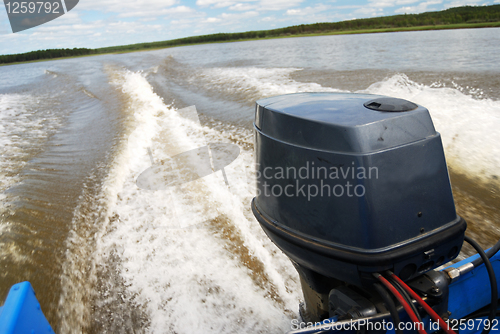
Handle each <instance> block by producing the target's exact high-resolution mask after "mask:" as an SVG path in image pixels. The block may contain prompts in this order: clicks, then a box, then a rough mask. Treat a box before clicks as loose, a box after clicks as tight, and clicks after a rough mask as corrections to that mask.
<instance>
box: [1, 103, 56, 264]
mask: <svg viewBox="0 0 500 334" xmlns="http://www.w3.org/2000/svg"><path fill="white" fill-rule="evenodd" d="M61 124H62V121H61V118H60V117H58V116H57V115H56V114H55V113H54V112H53V111H52V110H50V109H48V108H44V107H43V105H42V103H41V102H40V101H39V98H36V97H33V96H31V95H28V94H0V215H1V214H2V213H3V212H5V211H7V210H9V203H8V202H9V199H8V198H7V195H6V194H5V191H6V190H7V189H9V188H10V187H12V186H13V185H15V184H16V183H18V182H20V181H21V178H20V176H19V173H20V172H21V170H22V169H23V167H24V166H25V165H26V164H27V163H28V161H29V160H30V159H31V158H32V157H33V156H34V155H36V154H37V153H38V152H39V151H40V150H42V148H43V145H44V144H45V142H46V140H47V138H48V137H49V136H50V135H51V134H53V133H54V132H55V131H56V129H57V128H58V127H59V126H60V125H61ZM10 227H11V224H10V223H8V222H2V221H0V234H1V233H2V232H6V231H8V230H9V229H10ZM18 247H19V246H18V245H17V244H16V243H15V242H13V241H12V242H9V243H2V244H0V253H1V254H3V255H4V256H10V257H11V258H13V259H16V261H17V262H20V261H24V260H25V259H24V258H21V257H19V255H18V253H21V252H19V251H17V248H18Z"/></svg>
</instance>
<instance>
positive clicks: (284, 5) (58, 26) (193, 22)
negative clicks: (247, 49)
mask: <svg viewBox="0 0 500 334" xmlns="http://www.w3.org/2000/svg"><path fill="white" fill-rule="evenodd" d="M25 1H26V0H25ZM495 3H497V4H498V3H500V0H489V1H486V0H427V1H419V0H355V1H347V0H325V1H312V0H187V1H186V0H80V2H79V3H78V5H77V6H76V7H75V8H74V9H73V10H72V11H70V12H68V13H67V14H65V15H64V16H61V17H59V18H57V19H55V20H53V21H51V22H49V23H46V24H44V25H41V26H38V27H34V28H31V29H28V30H25V31H22V32H18V33H15V34H13V33H12V30H11V27H10V24H9V21H8V18H7V12H6V9H5V7H4V6H2V8H1V9H0V54H11V53H19V52H28V51H32V50H39V49H49V48H74V47H88V48H97V47H103V46H111V45H123V44H131V43H141V42H152V41H161V40H167V39H173V38H179V37H186V36H193V35H204V34H211V33H218V32H242V31H249V30H263V29H273V28H280V27H286V26H290V25H297V24H303V23H304V24H307V23H316V22H337V21H343V20H350V19H356V18H367V17H376V16H385V15H395V14H404V13H408V14H410V13H421V12H425V11H436V10H442V9H446V8H450V7H457V6H463V5H476V6H479V5H492V4H495Z"/></svg>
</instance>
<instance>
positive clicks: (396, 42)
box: [0, 28, 500, 333]
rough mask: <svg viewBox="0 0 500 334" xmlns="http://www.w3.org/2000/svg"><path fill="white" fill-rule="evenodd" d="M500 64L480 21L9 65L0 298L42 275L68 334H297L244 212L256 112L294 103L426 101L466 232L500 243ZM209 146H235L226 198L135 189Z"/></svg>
mask: <svg viewBox="0 0 500 334" xmlns="http://www.w3.org/2000/svg"><path fill="white" fill-rule="evenodd" d="M498 64H500V29H498V28H485V29H475V30H447V31H425V32H401V33H383V34H366V35H344V36H323V37H304V38H289V39H276V40H263V41H249V42H237V43H227V44H209V45H196V46H186V47H178V48H171V49H163V50H156V51H148V52H137V53H129V54H117V55H104V56H94V57H85V58H77V59H68V60H56V61H49V62H39V63H31V64H22V65H11V66H4V67H0V78H1V80H0V143H1V145H0V155H1V160H0V215H1V216H0V268H1V269H0V299H3V298H5V296H6V295H7V292H8V288H9V287H10V286H11V285H12V284H14V283H16V282H19V281H23V280H29V281H31V283H32V284H33V286H34V288H35V291H36V292H37V297H38V298H39V300H40V302H41V305H42V309H43V311H44V312H45V314H46V316H47V317H48V319H49V321H50V323H51V324H52V326H53V327H54V329H55V330H56V332H57V333H80V332H82V333H102V332H112V333H115V332H138V333H140V332H148V333H149V332H151V333H236V332H241V333H282V332H285V331H287V330H289V329H290V321H291V320H292V319H294V318H296V317H298V303H299V299H300V298H301V289H300V283H299V281H298V275H297V274H296V272H295V270H294V268H293V267H292V265H291V264H290V263H289V261H288V259H287V258H286V257H285V256H284V255H283V254H282V253H281V252H280V251H279V250H278V249H277V248H276V247H275V246H274V245H273V244H272V243H271V242H270V241H269V240H268V238H267V237H266V236H265V234H264V233H263V232H262V231H261V229H260V227H259V226H258V223H257V222H256V220H255V219H254V218H253V216H252V213H251V210H250V201H251V199H252V197H253V191H252V181H251V180H252V168H253V167H252V162H253V133H252V120H253V112H254V103H255V101H256V100H257V99H260V98H263V97H268V96H273V95H279V94H286V93H294V92H309V91H327V92H328V91H331V92H362V93H374V94H383V95H390V96H394V97H400V98H405V99H408V100H411V101H413V102H416V103H418V104H421V105H423V106H425V107H427V108H428V109H429V110H430V113H431V115H432V118H433V121H434V123H435V126H436V129H437V130H438V131H439V132H440V133H441V135H442V139H443V145H444V147H445V152H446V158H447V162H448V165H449V170H450V174H451V177H452V183H453V191H454V195H455V202H456V205H457V209H458V212H459V214H460V215H462V216H463V217H464V218H465V219H466V220H467V221H468V232H467V233H468V234H470V235H471V236H473V237H474V238H475V239H477V240H478V241H479V242H480V243H481V244H482V245H483V246H484V247H488V246H491V245H492V244H493V243H494V242H495V241H496V239H498V238H500V230H499V226H500V214H499V213H498V209H497V208H498V207H499V204H500V200H499V195H498V189H499V176H500V172H499V167H500V145H499V143H500V66H499V65H498ZM189 106H195V107H196V111H197V112H194V113H193V110H194V109H193V108H191V109H185V108H186V107H189ZM186 110H189V112H187V111H186ZM212 142H225V143H233V144H236V145H238V146H239V149H240V155H239V156H238V158H237V159H236V160H235V161H234V162H232V163H231V164H230V165H229V166H227V167H226V168H225V173H226V177H227V180H228V184H229V187H228V186H227V185H226V183H225V181H224V178H223V175H222V173H221V172H216V173H213V174H211V175H209V176H206V177H204V178H201V179H198V180H195V181H192V182H190V183H186V184H183V185H181V186H175V187H170V188H167V189H165V190H158V191H151V190H147V189H140V188H139V187H137V185H136V183H135V181H136V179H137V177H138V176H139V175H140V174H141V173H142V172H143V171H144V170H146V169H147V168H149V167H150V166H151V163H152V162H154V161H164V160H165V159H167V158H168V157H169V156H170V157H172V156H175V155H177V154H179V153H182V152H185V151H188V150H191V149H195V148H199V147H202V146H204V145H207V143H212ZM468 254H471V251H470V250H469V249H467V248H466V249H465V250H464V253H463V254H462V255H461V257H464V256H466V255H468Z"/></svg>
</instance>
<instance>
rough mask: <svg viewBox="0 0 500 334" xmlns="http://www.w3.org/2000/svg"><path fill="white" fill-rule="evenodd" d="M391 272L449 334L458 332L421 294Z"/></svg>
mask: <svg viewBox="0 0 500 334" xmlns="http://www.w3.org/2000/svg"><path fill="white" fill-rule="evenodd" d="M390 274H391V277H392V278H394V279H395V280H396V281H397V282H398V283H399V284H401V286H402V287H403V289H405V290H406V292H408V293H409V294H410V295H411V296H412V297H413V298H415V299H416V301H417V302H418V303H419V304H420V306H422V307H423V308H424V310H425V311H426V312H427V313H429V315H430V316H431V318H432V319H434V321H437V323H438V324H439V326H440V327H441V328H442V329H443V330H444V331H445V332H446V333H448V334H456V333H455V331H453V330H452V329H451V328H450V326H448V324H447V323H446V322H445V321H444V320H443V318H441V317H440V316H439V314H437V313H436V312H434V310H433V309H432V308H431V307H430V306H429V305H428V304H427V303H426V302H425V301H424V300H423V299H422V298H420V296H419V295H418V294H417V293H416V292H415V291H413V290H412V289H411V288H410V287H409V286H408V285H406V283H405V282H403V281H402V280H401V279H400V278H399V277H397V276H396V275H394V273H390Z"/></svg>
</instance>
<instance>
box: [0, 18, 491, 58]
mask: <svg viewBox="0 0 500 334" xmlns="http://www.w3.org/2000/svg"><path fill="white" fill-rule="evenodd" d="M498 27H500V22H480V23H459V24H443V25H428V26H412V27H397V28H377V29H359V30H341V31H324V32H317V33H301V34H287V35H281V36H270V37H261V38H259V37H257V38H244V39H241V38H240V39H229V40H224V41H206V42H200V43H185V44H176V45H166V46H159V47H143V48H136V49H126V47H127V46H128V45H125V46H122V47H123V49H122V50H113V51H109V52H100V53H93V54H86V55H74V56H68V57H57V58H44V59H36V60H27V61H19V62H12V63H0V66H11V65H20V64H27V63H36V62H42V61H54V60H63V59H72V58H81V57H92V56H102V55H110V54H125V53H132V52H143V51H155V50H161V49H168V48H176V47H183V46H190V45H202V44H216V43H235V42H247V41H259V40H270V39H280V38H296V37H315V36H330V35H359V34H375V33H388V32H407V31H429V30H451V29H476V28H498ZM112 48H121V47H112ZM102 49H108V48H102ZM96 50H99V49H96Z"/></svg>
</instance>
